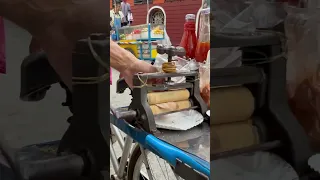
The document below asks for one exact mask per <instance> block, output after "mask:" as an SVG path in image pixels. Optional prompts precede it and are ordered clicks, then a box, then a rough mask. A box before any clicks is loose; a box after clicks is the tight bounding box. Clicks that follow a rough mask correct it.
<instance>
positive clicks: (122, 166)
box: [119, 136, 133, 179]
mask: <svg viewBox="0 0 320 180" xmlns="http://www.w3.org/2000/svg"><path fill="white" fill-rule="evenodd" d="M132 143H133V139H132V138H131V137H129V136H127V137H126V142H125V145H124V150H123V153H122V156H121V160H120V166H119V178H120V179H122V178H123V177H124V175H125V173H124V171H125V168H126V165H127V162H128V158H129V155H130V151H131V147H132Z"/></svg>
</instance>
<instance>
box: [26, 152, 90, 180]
mask: <svg viewBox="0 0 320 180" xmlns="http://www.w3.org/2000/svg"><path fill="white" fill-rule="evenodd" d="M83 169H84V160H83V158H82V157H81V156H79V155H76V154H71V155H66V156H59V157H56V158H52V159H47V160H38V161H32V162H26V163H24V164H22V165H21V167H20V172H21V176H22V178H23V179H26V180H42V179H70V178H77V177H80V176H81V175H82V172H83Z"/></svg>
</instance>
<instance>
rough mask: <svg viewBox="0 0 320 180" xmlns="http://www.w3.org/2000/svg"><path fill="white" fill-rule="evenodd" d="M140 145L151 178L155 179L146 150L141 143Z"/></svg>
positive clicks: (150, 179)
mask: <svg viewBox="0 0 320 180" xmlns="http://www.w3.org/2000/svg"><path fill="white" fill-rule="evenodd" d="M139 146H140V151H141V155H142V157H143V162H144V165H145V166H146V169H147V173H148V176H149V180H153V176H152V173H151V169H150V165H149V162H148V157H147V153H146V150H145V149H144V148H143V146H141V145H140V144H139Z"/></svg>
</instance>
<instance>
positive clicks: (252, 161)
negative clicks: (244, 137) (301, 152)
mask: <svg viewBox="0 0 320 180" xmlns="http://www.w3.org/2000/svg"><path fill="white" fill-rule="evenodd" d="M210 168H211V169H212V173H211V179H219V180H231V179H232V180H243V179H245V180H295V179H299V178H298V175H297V173H296V172H295V170H294V169H293V168H292V167H291V166H290V164H288V163H287V162H285V161H284V160H282V159H281V158H280V157H278V156H277V155H275V154H271V153H268V152H255V153H250V154H245V155H239V156H234V157H230V158H226V159H218V160H215V161H214V162H213V163H211V165H210Z"/></svg>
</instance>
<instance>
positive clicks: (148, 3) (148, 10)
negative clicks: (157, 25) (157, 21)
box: [147, 0, 149, 23]
mask: <svg viewBox="0 0 320 180" xmlns="http://www.w3.org/2000/svg"><path fill="white" fill-rule="evenodd" d="M148 12H149V0H147V13H148ZM148 23H149V22H148Z"/></svg>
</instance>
